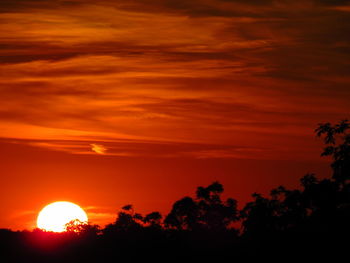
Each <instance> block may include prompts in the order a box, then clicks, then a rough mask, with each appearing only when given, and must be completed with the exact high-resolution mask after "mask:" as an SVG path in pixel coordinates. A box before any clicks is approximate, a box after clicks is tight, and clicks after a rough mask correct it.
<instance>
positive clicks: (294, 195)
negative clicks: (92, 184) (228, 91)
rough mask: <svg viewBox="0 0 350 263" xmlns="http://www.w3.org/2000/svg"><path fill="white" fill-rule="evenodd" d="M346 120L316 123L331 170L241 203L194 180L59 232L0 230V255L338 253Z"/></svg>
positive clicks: (349, 235) (348, 224) (346, 165)
mask: <svg viewBox="0 0 350 263" xmlns="http://www.w3.org/2000/svg"><path fill="white" fill-rule="evenodd" d="M349 130H350V123H349V122H348V121H347V120H344V121H341V122H340V123H338V124H335V125H332V124H330V123H326V124H320V125H319V127H318V128H317V129H316V134H317V136H319V137H321V138H322V139H323V140H324V143H325V148H324V151H323V153H322V156H330V157H331V158H332V164H331V166H332V170H333V174H332V175H331V176H330V177H329V178H324V179H319V178H317V177H316V176H315V175H314V174H307V175H305V176H304V177H302V178H301V179H300V188H299V189H287V188H285V187H283V186H279V187H277V188H276V189H273V190H272V191H271V192H270V195H269V196H262V195H261V194H257V193H254V194H253V195H252V197H253V201H251V202H249V203H247V204H246V205H245V206H244V207H243V208H242V209H241V210H240V209H238V207H237V201H236V200H235V199H232V198H228V199H227V200H223V199H222V193H223V191H224V188H223V185H222V184H220V183H219V182H214V183H212V184H211V185H209V186H207V187H198V188H197V191H196V193H195V196H194V197H184V198H182V199H180V200H178V201H176V202H175V203H174V204H173V206H172V209H171V211H170V213H169V214H168V215H166V216H164V217H163V216H162V215H161V214H160V213H159V212H152V213H149V214H147V215H141V214H139V213H137V212H135V211H134V208H133V206H132V205H126V206H124V207H123V208H122V209H121V211H120V212H119V213H118V215H117V218H116V221H115V222H114V223H111V224H109V225H107V226H106V227H105V228H103V229H101V228H100V227H99V226H97V225H91V224H82V223H80V222H71V223H69V224H67V231H66V232H64V233H49V232H44V231H41V230H38V229H36V230H33V231H18V232H13V231H10V230H1V231H0V252H1V256H0V260H1V262H117V261H128V262H130V261H135V260H138V261H145V260H146V261H147V260H151V261H152V262H155V261H157V262H158V261H162V262H171V261H176V262H181V261H187V260H191V261H207V260H210V261H212V262H218V261H221V260H223V259H225V260H226V261H227V262H230V261H232V262H233V261H235V260H238V259H239V258H245V259H248V258H250V257H254V258H256V257H259V258H260V259H262V258H264V257H267V259H269V260H270V261H271V260H278V261H285V260H287V259H290V258H293V257H294V258H296V259H300V260H301V259H303V260H305V259H310V260H311V259H316V258H323V257H326V256H331V257H332V259H333V260H335V258H336V257H337V256H343V255H345V254H346V252H347V250H348V249H349V247H350V183H349V180H350V134H349V133H348V132H349Z"/></svg>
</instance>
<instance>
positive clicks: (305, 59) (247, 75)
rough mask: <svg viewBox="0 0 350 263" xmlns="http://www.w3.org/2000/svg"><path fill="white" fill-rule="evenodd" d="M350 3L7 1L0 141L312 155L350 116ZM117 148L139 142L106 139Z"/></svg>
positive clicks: (85, 148) (80, 149) (0, 67)
mask: <svg viewBox="0 0 350 263" xmlns="http://www.w3.org/2000/svg"><path fill="white" fill-rule="evenodd" d="M348 8H349V2H348V1H345V0H344V1H341V0H338V1H325V0H302V1H298V2H291V1H286V0H278V1H242V0H231V1H227V0H209V1H208V0H195V1H172V0H171V1H152V3H151V4H150V3H149V1H144V0H134V1H128V2H127V3H126V2H125V1H104V0H103V1H98V2H96V1H90V0H89V1H78V0H76V1H57V0H53V1H45V0H40V1H39V0H28V1H24V0H11V1H7V0H4V1H2V2H1V4H0V22H1V23H0V30H1V32H2V33H1V36H0V46H1V49H0V97H1V98H2V103H1V105H0V128H1V129H0V136H1V137H4V138H16V139H26V140H38V141H36V142H33V143H34V144H35V145H36V146H40V147H47V148H52V149H56V150H62V149H63V150H64V151H68V152H71V153H79V154H94V153H99V154H104V155H116V156H139V155H145V154H146V151H144V148H142V146H141V145H143V142H144V141H152V142H155V143H154V145H157V143H160V142H168V143H173V144H174V145H177V144H178V143H184V145H185V147H186V151H185V152H187V151H188V152H193V153H195V152H196V153H197V155H196V156H202V157H205V156H207V157H209V156H212V157H213V158H214V156H215V157H217V156H222V157H223V158H226V157H229V156H231V157H233V156H237V155H239V154H241V157H242V156H246V153H243V152H237V150H235V152H232V151H231V150H227V149H224V150H222V149H220V147H221V145H226V146H228V147H231V148H234V149H237V148H241V147H245V148H258V149H265V150H263V151H267V150H266V149H268V148H269V144H274V145H276V147H277V148H279V149H285V148H288V147H290V148H292V149H294V151H296V152H303V151H307V149H308V147H311V146H310V144H308V143H307V142H306V139H305V138H307V137H308V138H309V136H311V135H312V132H311V131H312V129H313V128H314V126H315V125H316V124H317V123H318V122H322V121H325V120H334V119H340V118H344V117H346V116H344V115H346V114H347V113H348V112H349V103H348V100H349V97H350V92H349V89H348V88H347V87H348V85H349V84H350V78H349V77H348V76H349V72H350V67H349V62H348V61H349V59H350V55H349V54H350V52H349V50H350V37H349V34H347V32H349V30H350V19H349V16H348V12H347V10H348ZM50 140H51V141H50ZM116 140H126V141H128V140H132V142H133V143H134V148H133V149H131V148H132V147H130V145H131V144H130V143H129V141H128V142H127V144H128V147H126V148H123V147H124V146H123V147H120V145H119V146H115V145H110V144H109V143H108V142H110V141H116ZM57 141H60V143H57ZM63 141H64V142H63ZM72 141H73V142H74V143H72ZM82 141H84V144H83V143H81V142H82ZM121 145H126V144H123V143H121ZM189 145H215V146H216V148H215V149H214V148H210V149H207V148H205V149H198V148H196V147H195V146H193V148H192V149H189V148H187V147H188V146H189ZM295 145H298V146H299V148H295V147H296V146H295ZM137 147H138V148H137ZM136 148H137V149H136ZM175 148H176V147H175ZM106 149H108V150H106ZM157 149H158V148H157V147H152V150H153V151H155V152H154V153H153V154H152V153H149V152H148V154H150V155H153V156H156V155H158V150H157ZM163 151H164V155H166V156H179V154H180V153H179V151H177V150H176V151H175V150H174V152H173V153H171V152H170V151H168V150H163ZM249 154H251V155H253V156H255V155H254V153H253V152H252V153H249ZM261 156H270V153H269V152H265V155H264V154H261ZM271 158H272V157H271Z"/></svg>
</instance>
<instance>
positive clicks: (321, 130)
mask: <svg viewBox="0 0 350 263" xmlns="http://www.w3.org/2000/svg"><path fill="white" fill-rule="evenodd" d="M349 129H350V123H349V121H348V120H343V121H341V122H339V123H338V124H335V125H332V124H330V123H324V124H319V127H318V128H317V129H316V130H315V131H316V134H317V136H318V137H323V138H324V142H325V144H326V147H325V148H324V151H323V153H322V154H321V155H322V156H331V157H332V158H333V163H332V164H331V166H332V168H333V178H334V179H335V180H336V182H338V183H340V184H342V185H343V186H344V184H345V183H346V182H347V181H348V180H349V179H350V134H349V133H348V131H349ZM339 141H340V142H339Z"/></svg>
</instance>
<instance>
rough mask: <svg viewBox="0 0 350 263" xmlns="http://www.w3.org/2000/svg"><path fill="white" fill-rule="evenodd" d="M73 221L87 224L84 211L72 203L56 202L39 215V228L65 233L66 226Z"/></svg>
mask: <svg viewBox="0 0 350 263" xmlns="http://www.w3.org/2000/svg"><path fill="white" fill-rule="evenodd" d="M72 220H79V221H81V222H87V221H88V218H87V215H86V213H85V212H84V210H83V209H82V208H81V207H80V206H78V205H76V204H73V203H71V202H54V203H51V204H49V205H47V206H45V207H44V208H43V209H42V210H41V211H40V213H39V215H38V219H37V226H38V228H40V229H43V230H46V231H53V232H63V231H65V230H66V224H67V223H69V222H71V221H72Z"/></svg>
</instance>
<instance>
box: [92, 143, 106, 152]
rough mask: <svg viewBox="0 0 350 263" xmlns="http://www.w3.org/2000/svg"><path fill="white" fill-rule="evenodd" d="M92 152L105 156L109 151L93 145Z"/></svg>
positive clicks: (99, 145) (98, 145) (101, 146)
mask: <svg viewBox="0 0 350 263" xmlns="http://www.w3.org/2000/svg"><path fill="white" fill-rule="evenodd" d="M91 150H92V151H94V152H95V153H98V154H105V153H106V151H107V148H106V147H104V146H103V145H101V144H96V143H92V144H91Z"/></svg>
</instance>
